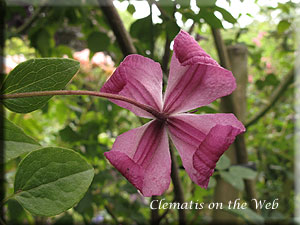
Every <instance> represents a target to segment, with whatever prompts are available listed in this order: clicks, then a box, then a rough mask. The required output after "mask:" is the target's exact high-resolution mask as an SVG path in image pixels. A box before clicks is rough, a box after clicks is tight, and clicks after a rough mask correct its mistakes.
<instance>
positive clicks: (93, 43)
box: [87, 32, 110, 52]
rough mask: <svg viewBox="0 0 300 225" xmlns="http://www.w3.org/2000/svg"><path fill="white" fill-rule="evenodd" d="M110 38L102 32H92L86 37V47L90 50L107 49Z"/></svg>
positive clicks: (99, 50)
mask: <svg viewBox="0 0 300 225" xmlns="http://www.w3.org/2000/svg"><path fill="white" fill-rule="evenodd" d="M109 43H110V39H109V37H108V36H107V34H105V33H102V32H93V33H91V34H90V35H89V36H88V38H87V44H88V48H89V49H90V50H91V51H92V52H101V51H104V50H106V49H107V47H108V46H109Z"/></svg>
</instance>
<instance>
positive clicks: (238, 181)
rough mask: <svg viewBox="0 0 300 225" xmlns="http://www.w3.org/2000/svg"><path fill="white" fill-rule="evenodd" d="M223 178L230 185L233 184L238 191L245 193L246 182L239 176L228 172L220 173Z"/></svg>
mask: <svg viewBox="0 0 300 225" xmlns="http://www.w3.org/2000/svg"><path fill="white" fill-rule="evenodd" d="M220 175H221V177H222V178H223V179H224V180H225V181H227V182H228V183H229V184H231V185H232V186H233V187H235V188H236V189H238V190H240V191H243V190H244V186H245V185H244V181H243V179H242V178H241V177H239V176H234V174H232V173H230V172H226V171H220Z"/></svg>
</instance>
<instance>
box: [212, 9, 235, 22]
mask: <svg viewBox="0 0 300 225" xmlns="http://www.w3.org/2000/svg"><path fill="white" fill-rule="evenodd" d="M215 9H216V10H217V11H219V12H220V13H221V14H222V16H223V19H224V20H226V21H227V22H229V23H232V24H233V23H236V22H237V20H236V19H235V18H234V17H233V16H232V15H231V14H230V13H229V12H228V11H227V10H226V9H223V8H220V7H215Z"/></svg>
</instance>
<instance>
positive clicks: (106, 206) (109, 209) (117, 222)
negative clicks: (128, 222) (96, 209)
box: [104, 205, 120, 225]
mask: <svg viewBox="0 0 300 225" xmlns="http://www.w3.org/2000/svg"><path fill="white" fill-rule="evenodd" d="M104 208H105V209H106V211H107V212H108V214H109V215H110V216H111V217H112V218H113V220H114V221H115V223H116V224H117V225H118V224H120V222H119V220H118V218H117V217H116V216H115V214H114V213H113V211H112V210H111V208H110V206H109V205H104Z"/></svg>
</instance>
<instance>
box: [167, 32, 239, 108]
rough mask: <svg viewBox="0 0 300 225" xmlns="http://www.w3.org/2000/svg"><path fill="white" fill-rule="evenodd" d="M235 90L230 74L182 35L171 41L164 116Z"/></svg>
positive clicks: (200, 104)
mask: <svg viewBox="0 0 300 225" xmlns="http://www.w3.org/2000/svg"><path fill="white" fill-rule="evenodd" d="M235 88H236V84H235V78H234V77H233V75H232V73H231V72H230V71H228V70H226V69H224V68H222V67H220V66H219V65H218V63H217V62H216V61H214V60H213V59H212V58H211V57H210V56H209V55H208V54H207V53H206V52H205V51H204V50H203V49H202V48H201V47H200V46H199V45H198V43H197V42H196V41H195V40H194V39H193V38H192V37H191V36H190V35H189V34H188V33H186V32H184V31H181V32H180V33H179V34H178V35H177V36H176V38H175V40H174V53H173V56H172V60H171V66H170V75H169V80H168V86H167V90H166V93H165V98H164V99H165V104H164V112H167V113H169V114H171V113H172V114H173V113H177V112H186V111H188V110H191V109H195V108H198V107H201V106H204V105H208V104H209V103H211V102H213V101H214V100H216V99H217V98H220V97H223V96H226V95H229V94H230V93H232V92H233V90H234V89H235Z"/></svg>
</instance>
